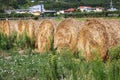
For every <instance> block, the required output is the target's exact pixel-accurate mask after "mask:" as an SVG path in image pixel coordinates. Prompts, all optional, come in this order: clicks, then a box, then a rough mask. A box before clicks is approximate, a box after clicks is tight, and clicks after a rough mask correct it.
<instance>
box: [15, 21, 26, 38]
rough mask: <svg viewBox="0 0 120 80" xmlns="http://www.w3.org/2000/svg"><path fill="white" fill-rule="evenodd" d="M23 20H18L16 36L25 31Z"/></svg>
mask: <svg viewBox="0 0 120 80" xmlns="http://www.w3.org/2000/svg"><path fill="white" fill-rule="evenodd" d="M25 26H26V25H25V21H22V20H20V21H18V29H17V32H18V36H19V35H22V34H23V33H24V32H25Z"/></svg>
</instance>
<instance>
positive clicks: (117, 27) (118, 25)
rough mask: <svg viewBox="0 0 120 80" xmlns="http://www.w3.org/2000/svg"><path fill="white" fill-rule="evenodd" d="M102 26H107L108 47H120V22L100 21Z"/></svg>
mask: <svg viewBox="0 0 120 80" xmlns="http://www.w3.org/2000/svg"><path fill="white" fill-rule="evenodd" d="M98 21H99V22H100V23H101V24H103V25H105V28H106V31H107V35H108V46H109V47H113V46H118V45H119V46H120V20H114V19H113V20H110V19H109V20H104V19H99V20H98Z"/></svg>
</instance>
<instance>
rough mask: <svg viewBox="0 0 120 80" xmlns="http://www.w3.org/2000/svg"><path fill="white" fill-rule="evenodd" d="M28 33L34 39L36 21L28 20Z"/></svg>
mask: <svg viewBox="0 0 120 80" xmlns="http://www.w3.org/2000/svg"><path fill="white" fill-rule="evenodd" d="M26 33H27V36H28V37H30V39H33V38H34V36H35V28H34V22H33V21H32V20H29V21H27V23H26Z"/></svg>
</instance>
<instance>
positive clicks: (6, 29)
mask: <svg viewBox="0 0 120 80" xmlns="http://www.w3.org/2000/svg"><path fill="white" fill-rule="evenodd" d="M1 24H2V25H1V31H2V32H3V33H4V34H5V35H7V36H8V35H9V34H10V25H9V21H8V20H5V21H2V22H1Z"/></svg>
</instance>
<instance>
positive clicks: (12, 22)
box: [9, 20, 18, 34]
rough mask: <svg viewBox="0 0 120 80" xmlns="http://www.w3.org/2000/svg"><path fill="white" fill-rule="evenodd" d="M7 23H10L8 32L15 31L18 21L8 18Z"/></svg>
mask: <svg viewBox="0 0 120 80" xmlns="http://www.w3.org/2000/svg"><path fill="white" fill-rule="evenodd" d="M9 24H10V34H13V33H15V32H17V28H18V21H16V20H10V21H9Z"/></svg>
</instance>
